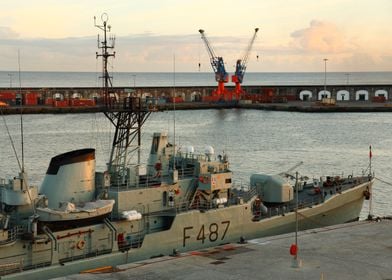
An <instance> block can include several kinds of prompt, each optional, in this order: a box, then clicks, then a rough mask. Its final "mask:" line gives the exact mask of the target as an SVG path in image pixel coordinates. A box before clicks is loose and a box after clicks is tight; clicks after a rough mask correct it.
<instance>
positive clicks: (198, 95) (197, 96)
mask: <svg viewBox="0 0 392 280" xmlns="http://www.w3.org/2000/svg"><path fill="white" fill-rule="evenodd" d="M190 101H191V102H195V101H201V92H198V91H192V92H191V100H190Z"/></svg>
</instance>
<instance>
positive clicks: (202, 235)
mask: <svg viewBox="0 0 392 280" xmlns="http://www.w3.org/2000/svg"><path fill="white" fill-rule="evenodd" d="M219 227H220V228H219ZM229 227H230V221H222V222H221V223H220V224H217V223H211V224H209V225H204V224H203V225H201V227H200V228H199V229H197V235H196V230H195V229H194V227H184V231H183V239H182V246H183V247H185V246H186V242H187V240H188V239H189V240H188V242H189V241H190V240H191V239H192V236H196V240H197V241H200V242H201V243H202V244H204V242H205V240H209V241H210V242H215V241H217V240H223V239H225V236H226V233H227V231H228V230H229Z"/></svg>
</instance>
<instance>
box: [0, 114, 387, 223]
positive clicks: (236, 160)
mask: <svg viewBox="0 0 392 280" xmlns="http://www.w3.org/2000/svg"><path fill="white" fill-rule="evenodd" d="M0 118H1V121H0V143H1V148H0V177H3V178H4V177H10V178H11V177H13V176H15V175H17V174H18V172H19V167H18V164H17V160H16V157H15V155H14V152H13V149H12V145H11V141H10V138H9V137H8V135H7V132H6V131H7V129H8V130H9V131H10V134H11V138H12V141H13V143H14V146H15V150H16V152H17V154H18V157H19V160H21V144H20V143H21V137H20V119H21V116H20V115H10V116H4V117H0ZM174 119H175V120H176V122H175V123H176V128H175V131H176V133H175V135H176V139H175V142H176V145H178V147H179V148H180V149H182V150H185V149H186V147H187V146H193V147H194V149H195V153H204V150H205V147H206V146H208V145H210V146H212V147H213V148H214V149H215V155H218V154H221V155H222V154H223V153H225V154H226V155H228V157H229V160H230V163H231V165H230V168H231V170H232V171H233V174H234V179H235V180H236V181H237V182H240V183H243V184H247V183H248V182H249V177H250V175H251V174H253V173H258V172H262V173H267V174H278V173H281V172H285V171H287V170H289V169H290V168H291V167H293V166H295V165H297V164H298V163H300V162H303V163H302V164H301V165H299V166H298V167H297V168H295V169H294V170H293V172H296V171H298V172H299V174H300V175H303V176H305V175H306V176H308V177H309V178H319V177H320V175H337V176H343V177H345V176H349V175H351V174H354V175H355V174H361V173H362V172H367V170H368V167H369V164H370V158H369V146H370V145H371V146H372V154H373V156H372V158H371V166H372V171H373V172H375V176H376V178H377V180H376V182H375V185H374V191H373V202H372V210H373V213H374V214H375V215H378V216H384V215H391V214H392V202H391V201H392V184H391V183H392V170H391V168H390V167H391V162H392V149H391V146H392V132H391V130H390V129H389V128H390V127H392V114H391V113H299V112H275V111H261V110H243V109H242V110H241V109H225V110H195V111H191V110H190V111H176V112H175V113H174V112H173V111H171V112H155V113H152V114H151V116H150V117H149V119H148V120H147V122H146V124H145V125H144V127H143V130H142V147H141V152H142V159H144V160H142V163H146V161H147V157H148V152H149V148H150V144H151V139H152V135H153V132H157V131H158V132H159V131H168V133H169V138H170V141H171V142H172V143H173V142H174V139H173V131H174V125H173V124H174ZM23 127H24V129H23V131H24V165H25V170H26V171H27V172H28V174H29V181H30V183H33V184H37V185H39V184H40V183H41V182H42V179H43V177H44V176H45V173H46V170H47V168H48V164H49V161H50V159H51V157H53V156H55V155H57V154H60V153H64V152H67V151H70V150H73V149H80V148H87V147H93V148H95V149H96V159H97V170H98V171H103V170H104V169H105V167H106V163H107V161H108V157H109V154H110V148H111V141H112V136H113V127H112V125H111V124H110V122H109V121H108V120H107V119H106V118H105V116H104V115H103V114H101V113H97V114H61V115H49V114H48V115H24V116H23ZM136 159H137V156H136V155H134V157H133V158H132V160H133V161H135V160H136ZM368 213H369V203H368V201H366V203H365V204H364V208H363V211H362V214H361V217H362V218H365V217H366V216H367V214H368Z"/></svg>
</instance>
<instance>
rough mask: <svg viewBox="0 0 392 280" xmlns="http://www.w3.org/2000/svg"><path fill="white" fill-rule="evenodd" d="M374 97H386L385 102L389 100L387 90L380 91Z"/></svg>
mask: <svg viewBox="0 0 392 280" xmlns="http://www.w3.org/2000/svg"><path fill="white" fill-rule="evenodd" d="M374 96H384V97H385V100H388V92H387V91H386V90H385V89H378V90H376V92H375V93H374Z"/></svg>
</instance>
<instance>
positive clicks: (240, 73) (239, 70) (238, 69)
mask: <svg viewBox="0 0 392 280" xmlns="http://www.w3.org/2000/svg"><path fill="white" fill-rule="evenodd" d="M258 31H259V29H258V28H255V32H254V34H253V37H252V38H251V39H250V41H249V44H248V47H247V48H246V50H245V53H244V56H243V57H242V59H238V60H237V62H236V66H235V73H234V75H233V76H232V77H231V81H232V82H233V83H235V90H234V94H235V97H236V99H237V100H239V99H240V97H241V95H242V94H243V93H244V91H243V90H242V88H241V84H242V81H243V79H244V75H245V70H246V66H247V64H248V58H249V53H250V51H251V50H252V46H253V43H254V41H255V39H256V35H257V32H258Z"/></svg>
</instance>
